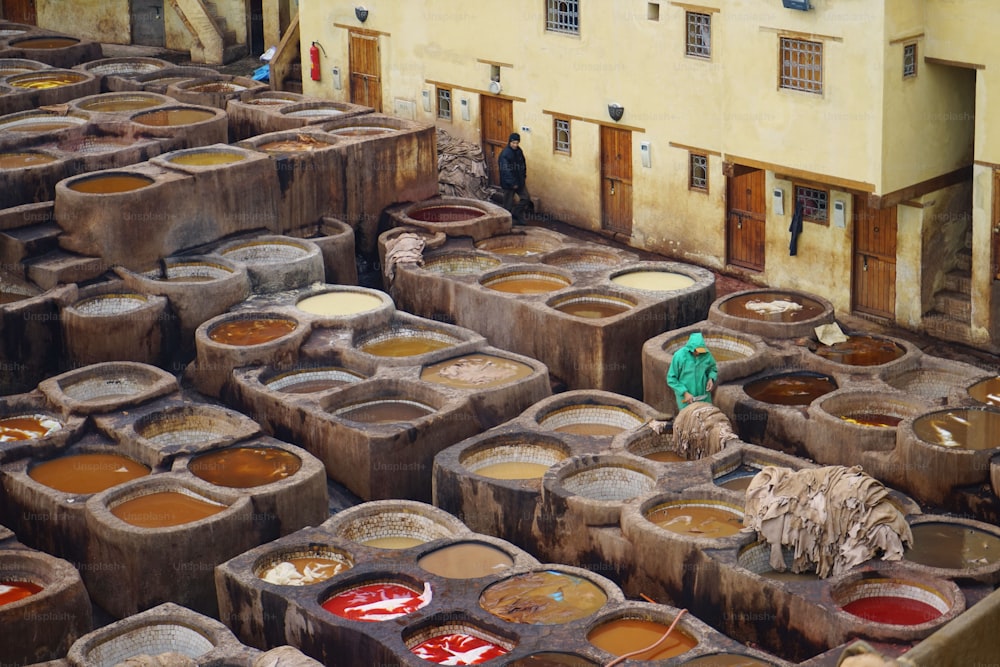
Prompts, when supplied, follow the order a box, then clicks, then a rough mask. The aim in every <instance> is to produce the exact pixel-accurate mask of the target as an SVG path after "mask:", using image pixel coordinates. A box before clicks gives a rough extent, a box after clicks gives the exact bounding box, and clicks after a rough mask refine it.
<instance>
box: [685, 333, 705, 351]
mask: <svg viewBox="0 0 1000 667" xmlns="http://www.w3.org/2000/svg"><path fill="white" fill-rule="evenodd" d="M684 347H686V348H687V349H688V350H689V351H690V352H694V351H695V348H699V347H708V346H707V345H705V337H704V336H702V335H701V334H700V333H693V334H691V336H690V337H688V342H687V343H685V344H684Z"/></svg>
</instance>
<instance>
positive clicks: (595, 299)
mask: <svg viewBox="0 0 1000 667" xmlns="http://www.w3.org/2000/svg"><path fill="white" fill-rule="evenodd" d="M548 306H549V307H550V308H553V309H554V310H558V311H559V312H561V313H566V314H567V315H572V316H574V317H579V318H582V319H588V320H600V319H604V318H607V317H614V316H615V315H621V314H622V313H627V312H628V311H630V310H632V309H633V308H635V306H636V302H635V301H634V300H633V299H629V298H627V297H624V296H616V295H612V294H601V293H599V292H590V293H583V294H573V295H570V296H566V297H558V298H555V299H552V300H551V301H549V303H548Z"/></svg>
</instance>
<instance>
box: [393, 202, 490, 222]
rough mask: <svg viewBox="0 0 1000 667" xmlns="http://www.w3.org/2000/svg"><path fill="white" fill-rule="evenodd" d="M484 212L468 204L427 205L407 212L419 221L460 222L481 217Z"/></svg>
mask: <svg viewBox="0 0 1000 667" xmlns="http://www.w3.org/2000/svg"><path fill="white" fill-rule="evenodd" d="M484 215H486V214H485V213H483V212H482V211H480V210H479V209H478V208H471V207H469V206H428V207H426V208H420V209H416V210H414V211H411V212H410V213H409V216H410V217H411V218H413V219H414V220H420V221H421V222H461V221H462V220H474V219H476V218H481V217H483V216H484Z"/></svg>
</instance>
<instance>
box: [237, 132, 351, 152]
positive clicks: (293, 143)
mask: <svg viewBox="0 0 1000 667" xmlns="http://www.w3.org/2000/svg"><path fill="white" fill-rule="evenodd" d="M333 146H336V143H334V142H331V141H324V140H322V139H319V138H316V137H311V136H309V135H305V134H303V135H299V136H297V137H296V138H294V139H275V140H273V141H267V142H264V143H262V144H258V145H257V146H256V148H257V150H259V151H263V152H265V153H272V154H281V153H309V152H312V151H317V150H320V149H324V148H331V147H333Z"/></svg>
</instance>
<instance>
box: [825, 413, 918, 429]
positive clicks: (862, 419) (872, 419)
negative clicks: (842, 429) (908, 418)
mask: <svg viewBox="0 0 1000 667" xmlns="http://www.w3.org/2000/svg"><path fill="white" fill-rule="evenodd" d="M840 418H841V419H843V420H844V421H845V422H848V423H850V424H857V425H859V426H875V427H879V428H895V427H896V426H898V425H899V422H901V421H903V418H902V417H894V416H893V415H880V414H877V413H874V412H865V413H861V414H857V415H851V416H849V417H848V416H847V415H841V417H840Z"/></svg>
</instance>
